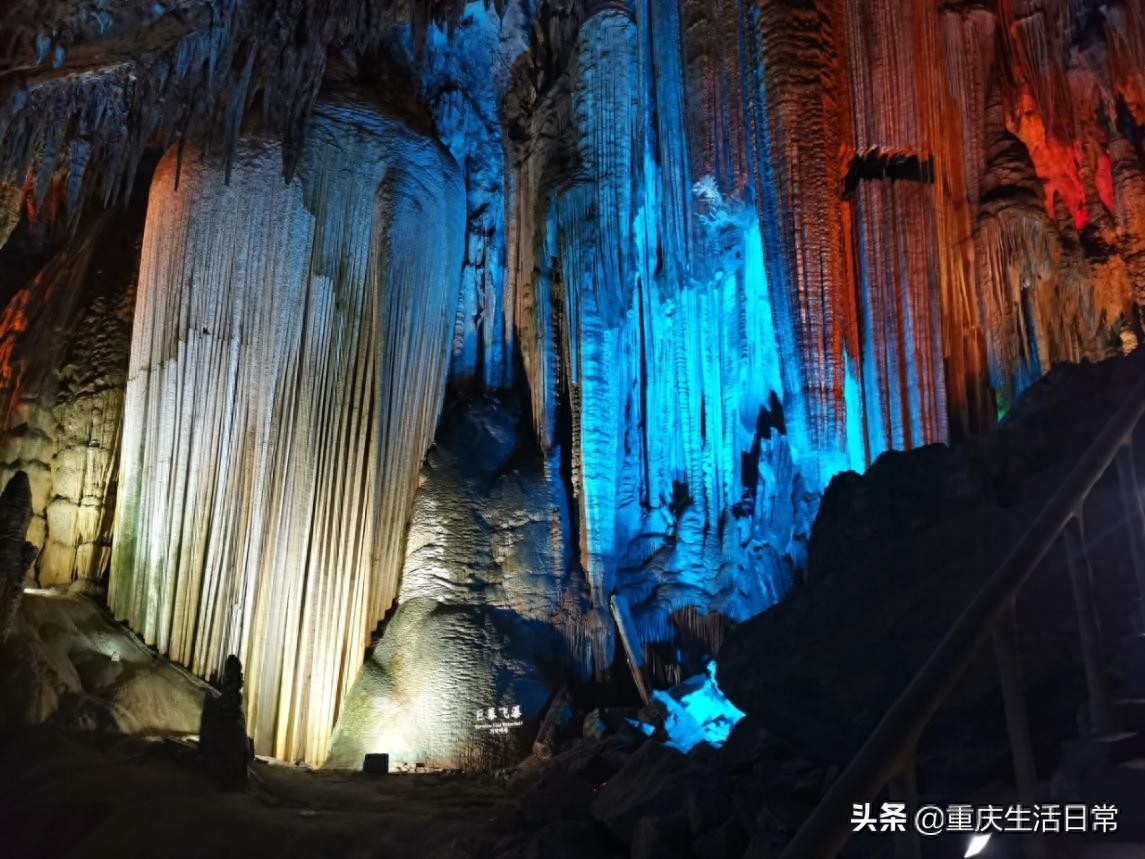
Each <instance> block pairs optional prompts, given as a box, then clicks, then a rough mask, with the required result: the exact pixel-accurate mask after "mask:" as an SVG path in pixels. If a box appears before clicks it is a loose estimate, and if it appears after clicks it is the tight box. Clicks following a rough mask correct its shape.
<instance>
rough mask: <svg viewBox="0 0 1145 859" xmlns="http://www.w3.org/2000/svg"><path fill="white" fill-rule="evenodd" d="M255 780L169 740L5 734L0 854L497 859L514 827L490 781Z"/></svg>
mask: <svg viewBox="0 0 1145 859" xmlns="http://www.w3.org/2000/svg"><path fill="white" fill-rule="evenodd" d="M252 772H253V774H254V775H253V778H252V780H251V784H250V785H249V787H248V789H247V791H246V792H245V793H225V792H223V791H221V790H220V789H219V788H218V787H216V785H215V783H214V782H213V781H212V780H211V779H210V778H209V777H208V776H207V775H206V774H204V773H203V772H202V771H201V769H200V767H199V765H198V762H197V760H196V753H195V751H194V749H193V748H190V747H187V746H182V745H180V744H178V743H175V742H173V741H162V742H158V741H148V740H142V739H136V738H126V737H122V736H106V735H105V736H100V735H85V734H77V733H62V732H60V731H58V730H56V729H53V728H48V727H41V728H33V729H28V730H24V731H19V732H16V733H11V734H8V735H5V736H3V737H2V738H0V773H2V774H3V775H2V776H0V856H3V857H9V858H10V859H31V857H45V859H46V858H47V857H52V859H55V857H63V856H69V857H116V859H128V857H163V859H177V857H235V859H240V857H241V859H254V857H263V856H265V857H294V856H297V857H303V856H305V857H318V856H321V857H341V856H345V857H363V859H364V857H389V856H411V857H416V859H426V857H479V856H492V855H498V854H500V853H502V852H503V850H502V849H500V848H499V847H498V845H499V844H502V845H504V843H505V838H506V836H507V835H508V834H509V833H510V831H511V830H512V828H513V821H514V803H513V801H512V800H511V799H510V797H509V793H508V788H507V785H506V783H505V782H504V781H503V780H500V779H497V778H494V777H492V776H473V775H455V774H423V775H389V776H365V775H362V774H361V773H351V772H334V771H308V770H305V769H300V768H295V767H288V766H282V765H274V764H267V763H262V762H256V763H255V764H254V766H253V769H252ZM510 840H512V839H510Z"/></svg>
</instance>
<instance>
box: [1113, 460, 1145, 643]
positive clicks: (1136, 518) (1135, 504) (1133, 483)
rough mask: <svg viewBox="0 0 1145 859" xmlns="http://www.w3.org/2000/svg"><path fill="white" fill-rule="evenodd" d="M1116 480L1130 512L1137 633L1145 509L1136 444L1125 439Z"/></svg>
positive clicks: (1142, 603) (1143, 626)
mask: <svg viewBox="0 0 1145 859" xmlns="http://www.w3.org/2000/svg"><path fill="white" fill-rule="evenodd" d="M1117 482H1118V483H1119V484H1120V486H1121V499H1122V503H1124V505H1125V511H1126V513H1127V515H1128V519H1127V521H1126V524H1127V525H1128V526H1129V551H1130V554H1131V555H1132V557H1133V573H1134V575H1135V576H1136V578H1137V610H1136V611H1135V612H1134V621H1135V622H1136V624H1137V629H1136V631H1137V632H1145V509H1143V508H1142V506H1141V493H1140V492H1139V491H1138V488H1137V471H1136V470H1135V469H1134V467H1133V445H1132V442H1131V441H1130V440H1129V439H1126V441H1125V444H1124V445H1122V447H1121V450H1120V451H1118V453H1117Z"/></svg>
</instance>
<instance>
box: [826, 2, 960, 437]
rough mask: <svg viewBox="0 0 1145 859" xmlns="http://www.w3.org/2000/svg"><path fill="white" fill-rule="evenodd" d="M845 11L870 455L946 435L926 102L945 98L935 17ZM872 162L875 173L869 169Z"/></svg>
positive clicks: (919, 6) (871, 7)
mask: <svg viewBox="0 0 1145 859" xmlns="http://www.w3.org/2000/svg"><path fill="white" fill-rule="evenodd" d="M844 10H845V12H844V18H845V20H846V21H847V24H848V27H847V37H846V41H845V44H846V53H847V58H848V76H847V77H848V80H849V82H850V87H851V99H850V101H851V103H852V105H853V106H854V108H853V110H854V121H853V129H854V132H853V133H854V139H853V146H854V152H855V158H856V159H857V172H858V174H859V175H858V179H857V186H856V187H855V189H854V192H853V198H854V201H855V206H854V224H855V226H854V231H855V232H854V239H855V241H854V248H855V254H856V257H857V260H856V269H855V271H856V279H857V284H856V286H857V288H858V290H859V302H858V304H859V308H860V318H861V320H862V321H861V326H860V327H861V332H862V334H861V337H862V344H863V346H862V349H863V362H862V367H863V391H864V396H865V401H866V409H865V417H866V421H865V422H866V437H867V445H868V451H869V456H870V458H872V459H873V458H874V457H876V456H878V454H880V453H882V452H883V451H884V450H889V449H899V450H901V449H905V448H911V447H916V446H918V445H922V444H928V443H931V442H934V441H942V440H944V439H945V437H946V426H945V425H946V387H945V379H944V374H943V364H942V357H943V344H942V340H941V326H940V318H941V303H940V295H941V291H940V285H939V275H940V271H941V269H940V248H939V236H938V224H937V214H936V194H935V190H934V176H933V171H934V167H933V163H934V154H935V149H936V147H937V146H938V145H939V144H940V141H941V132H940V129H939V126H938V116H937V114H936V112H935V111H934V109H933V107H932V106H933V105H935V104H936V103H937V102H938V100H939V98H940V97H941V81H940V80H939V79H938V73H939V72H940V71H941V68H940V67H939V66H937V65H935V64H934V63H932V62H928V61H927V59H926V58H927V57H933V56H935V55H937V54H938V51H939V42H938V33H937V24H938V21H937V17H936V16H935V15H934V12H933V9H932V8H931V7H930V6H929V5H927V4H923V3H911V4H903V3H898V2H890V0H878V2H876V3H874V4H860V3H856V2H847V3H845V4H844ZM959 136H960V135H959ZM955 140H956V142H957V138H955ZM944 151H949V150H945V147H944ZM954 152H955V153H957V149H955V150H954ZM872 161H875V162H876V163H875V164H872V165H871V166H873V167H878V170H877V171H874V170H870V169H869V168H868V167H867V164H870V163H871V162H872ZM883 161H885V162H886V166H885V167H883V166H881V164H880V163H879V162H883ZM915 165H917V167H916V166H915ZM870 174H875V175H870ZM868 175H870V178H866V177H867V176H868Z"/></svg>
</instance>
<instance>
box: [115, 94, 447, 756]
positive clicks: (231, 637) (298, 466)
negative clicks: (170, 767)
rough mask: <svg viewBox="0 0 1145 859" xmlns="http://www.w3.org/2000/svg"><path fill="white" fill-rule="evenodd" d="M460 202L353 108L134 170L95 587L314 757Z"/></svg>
mask: <svg viewBox="0 0 1145 859" xmlns="http://www.w3.org/2000/svg"><path fill="white" fill-rule="evenodd" d="M463 228H464V209H463V208H462V196H461V191H460V186H459V183H458V179H457V171H456V167H455V165H454V163H453V161H452V159H451V158H450V157H449V155H448V154H446V153H445V152H444V151H443V150H441V149H440V148H439V147H438V146H437V145H435V144H434V143H432V142H430V141H428V140H426V139H424V138H422V137H420V136H418V135H415V134H413V133H411V132H410V131H409V130H408V129H407V128H406V127H404V126H403V125H402V124H400V123H399V122H396V121H394V120H391V119H388V118H386V117H384V116H382V115H380V114H378V113H377V112H375V111H373V110H372V109H370V108H366V107H363V106H358V105H355V104H349V103H343V104H336V105H324V106H322V107H320V108H319V109H318V111H317V114H316V117H315V120H314V129H313V132H312V133H311V134H310V135H309V137H308V143H307V147H306V149H305V151H304V153H303V156H302V159H301V163H300V165H299V170H298V172H297V174H296V176H295V177H294V178H293V179H292V180H291V181H289V182H285V181H284V180H283V178H282V157H281V152H280V149H279V147H278V146H277V145H275V144H272V143H268V142H266V141H263V140H257V139H256V140H249V141H242V142H241V143H240V144H239V146H238V149H237V151H236V153H235V158H234V162H233V165H232V167H231V174H230V183H229V184H227V183H226V182H225V168H224V165H223V163H222V162H221V161H217V160H212V159H210V158H206V159H201V158H200V157H199V156H198V153H195V154H194V155H192V156H190V157H186V156H185V157H184V160H183V164H182V170H181V172H180V170H179V167H178V165H177V162H176V157H175V155H174V154H169V155H168V156H167V158H166V159H165V160H164V161H163V162H162V163H161V164H160V166H159V168H158V170H157V172H156V175H155V179H154V181H153V184H152V191H151V200H150V205H149V214H148V220H147V227H146V230H145V235H144V242H143V254H142V261H141V273H140V281H139V290H138V298H137V303H136V312H135V322H134V331H133V336H132V349H131V359H130V364H129V369H128V382H127V393H126V402H125V408H124V429H123V458H122V469H121V478H120V489H119V496H118V506H117V511H116V524H115V533H114V547H115V548H114V552H113V556H112V573H111V581H110V590H109V602H110V605H111V607H112V609H113V611H114V612H115V613H116V614H117V615H118V616H119V617H122V618H124V619H126V620H127V621H128V622H129V623H130V624H131V626H132V627H133V628H135V629H137V630H139V631H140V633H141V634H142V635H143V636H144V638H145V639H146V640H147V642H148V643H150V644H154V645H155V646H156V647H157V648H158V649H159V650H160V652H162V653H165V654H167V655H169V656H170V657H171V658H172V659H175V660H176V661H179V662H181V663H184V664H186V665H187V666H189V667H191V668H192V669H193V670H194V671H195V672H196V673H199V674H201V675H203V676H210V675H212V674H215V673H217V672H218V671H220V669H221V666H222V664H223V661H224V660H225V659H226V657H227V655H228V654H230V653H235V654H238V655H239V657H240V658H241V659H242V662H243V664H244V666H245V667H246V670H247V676H248V678H249V683H248V687H247V691H246V700H247V710H248V726H249V729H250V731H251V733H252V735H253V736H254V738H255V745H256V748H257V749H259V750H260V751H263V752H266V753H271V754H274V755H277V756H280V757H283V758H288V759H302V760H308V761H321V760H323V759H324V758H325V755H326V751H327V743H328V740H329V735H330V731H331V729H332V727H333V724H334V719H335V715H336V712H337V708H338V705H339V703H340V701H341V699H342V697H343V695H344V693H345V690H346V688H347V686H348V681H349V680H350V679H352V677H353V674H354V672H356V671H357V669H358V667H359V666H360V664H361V659H362V653H363V650H364V647H365V645H366V642H367V633H368V629H369V628H370V627H371V626H372V624H373V623H374V622H375V621H376V620H377V619H378V618H380V617H381V615H382V614H383V613H384V611H385V609H386V608H387V607H388V605H389V603H390V601H391V600H392V598H393V596H394V594H395V592H396V588H397V577H398V575H399V573H400V570H401V562H402V546H403V542H404V531H405V525H406V523H407V521H408V517H409V511H410V505H411V503H412V500H413V493H414V490H415V486H416V479H417V470H418V466H419V465H420V462H421V459H422V457H423V456H424V454H425V451H426V449H427V448H428V446H429V444H430V442H431V440H432V437H433V428H434V425H435V422H436V420H437V416H438V411H439V409H440V404H441V401H442V396H443V392H444V385H445V376H446V365H447V359H448V348H449V335H450V330H451V326H452V322H453V314H454V312H455V309H456V306H457V283H458V272H459V270H460V253H461V236H462V232H463Z"/></svg>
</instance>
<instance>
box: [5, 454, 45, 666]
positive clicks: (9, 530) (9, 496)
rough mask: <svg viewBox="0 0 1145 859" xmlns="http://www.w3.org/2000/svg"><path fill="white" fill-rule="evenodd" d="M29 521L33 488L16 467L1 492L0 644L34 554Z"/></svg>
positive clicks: (12, 619)
mask: <svg viewBox="0 0 1145 859" xmlns="http://www.w3.org/2000/svg"><path fill="white" fill-rule="evenodd" d="M31 521H32V489H31V486H30V484H29V483H28V475H27V474H25V473H24V472H23V471H17V472H16V473H15V474H14V475H12V477H11V479H10V480H9V481H8V484H7V485H6V486H5V487H4V491H3V492H2V493H0V644H2V643H3V642H4V641H5V639H7V638H8V633H9V632H11V630H12V623H13V621H14V620H15V619H16V611H17V609H18V608H19V607H20V596H21V594H23V593H24V575H25V574H26V573H27V572H28V567H29V566H31V564H32V560H33V559H34V558H35V553H36V549H35V547H34V546H32V544H31V543H27V542H25V540H24V535H25V534H27V533H28V523H29V522H31Z"/></svg>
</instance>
